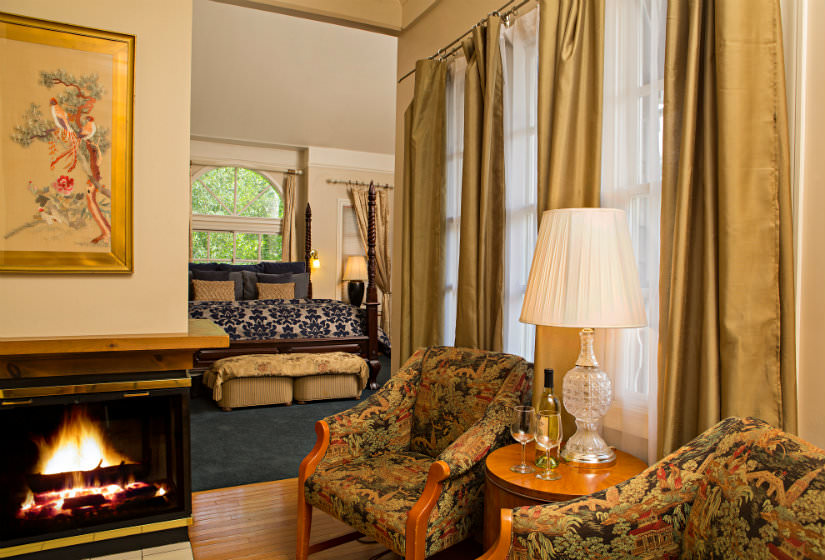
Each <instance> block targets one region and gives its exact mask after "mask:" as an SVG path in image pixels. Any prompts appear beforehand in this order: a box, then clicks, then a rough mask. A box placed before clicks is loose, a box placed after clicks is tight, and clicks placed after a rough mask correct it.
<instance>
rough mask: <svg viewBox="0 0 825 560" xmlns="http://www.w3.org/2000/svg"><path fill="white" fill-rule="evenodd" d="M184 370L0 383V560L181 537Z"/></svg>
mask: <svg viewBox="0 0 825 560" xmlns="http://www.w3.org/2000/svg"><path fill="white" fill-rule="evenodd" d="M189 384H190V380H189V378H188V376H187V374H186V372H185V371H167V372H146V373H128V374H117V373H114V374H105V375H85V376H66V377H60V378H58V379H54V378H43V377H40V378H32V379H14V380H11V379H8V380H7V379H0V397H2V400H0V449H2V450H3V451H2V458H0V488H2V489H3V492H2V493H0V557H6V556H14V557H16V558H38V559H46V558H61V559H70V558H88V557H90V556H100V555H105V554H112V553H116V552H121V551H124V550H131V549H140V548H148V547H151V546H158V545H161V544H167V543H171V542H178V541H181V540H186V538H187V535H186V527H187V525H188V523H189V520H190V517H191V495H190V491H191V488H190V466H189V392H188V386H189Z"/></svg>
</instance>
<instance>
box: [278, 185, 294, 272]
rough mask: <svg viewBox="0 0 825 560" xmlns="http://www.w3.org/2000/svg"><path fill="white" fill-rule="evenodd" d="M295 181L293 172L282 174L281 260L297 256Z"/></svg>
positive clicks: (288, 259) (289, 259) (290, 259)
mask: <svg viewBox="0 0 825 560" xmlns="http://www.w3.org/2000/svg"><path fill="white" fill-rule="evenodd" d="M295 182H296V176H295V174H294V173H286V174H285V175H284V185H283V187H284V218H283V220H282V222H281V223H282V224H283V230H282V233H281V260H283V261H292V260H293V259H295V258H297V256H298V250H297V244H296V240H295Z"/></svg>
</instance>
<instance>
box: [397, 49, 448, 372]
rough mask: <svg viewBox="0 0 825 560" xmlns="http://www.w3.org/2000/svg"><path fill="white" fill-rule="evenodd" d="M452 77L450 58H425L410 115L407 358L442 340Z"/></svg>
mask: <svg viewBox="0 0 825 560" xmlns="http://www.w3.org/2000/svg"><path fill="white" fill-rule="evenodd" d="M446 79H447V63H446V62H444V61H440V60H419V61H418V62H417V63H416V66H415V92H414V94H413V100H412V102H411V103H410V106H409V107H408V108H407V111H406V113H405V114H404V135H405V142H404V195H403V198H404V219H403V226H402V227H403V230H402V237H403V240H402V257H401V258H402V270H403V271H404V274H403V275H402V283H401V317H402V321H401V336H400V337H399V346H400V347H399V349H398V351H399V354H400V359H401V362H402V363H403V362H404V361H405V360H406V359H407V358H408V357H409V356H410V355H411V354H412V352H413V351H414V350H415V349H416V348H418V347H420V346H433V345H436V344H439V342H440V341H441V311H442V306H441V301H442V300H441V281H442V278H443V270H444V254H443V250H442V242H443V230H444V141H445V101H446V99H445V90H446Z"/></svg>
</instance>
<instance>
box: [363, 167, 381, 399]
mask: <svg viewBox="0 0 825 560" xmlns="http://www.w3.org/2000/svg"><path fill="white" fill-rule="evenodd" d="M367 201H368V204H367V303H366V306H367V336H368V337H369V351H368V353H369V356H368V358H367V362H368V363H369V366H370V379H369V387H370V389H377V388H378V382H377V381H376V379H377V378H378V372H379V371H380V370H381V362H379V361H378V289H377V288H376V286H375V184H374V183H373V182H372V181H370V190H369V195H368V198H367Z"/></svg>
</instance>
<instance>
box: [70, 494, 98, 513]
mask: <svg viewBox="0 0 825 560" xmlns="http://www.w3.org/2000/svg"><path fill="white" fill-rule="evenodd" d="M108 502H109V500H107V499H106V498H105V497H104V496H103V494H87V495H85V496H78V497H76V498H66V499H64V500H63V508H62V509H64V510H68V509H70V510H74V509H80V508H84V507H90V506H94V507H100V506H102V505H103V504H106V503H108Z"/></svg>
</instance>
